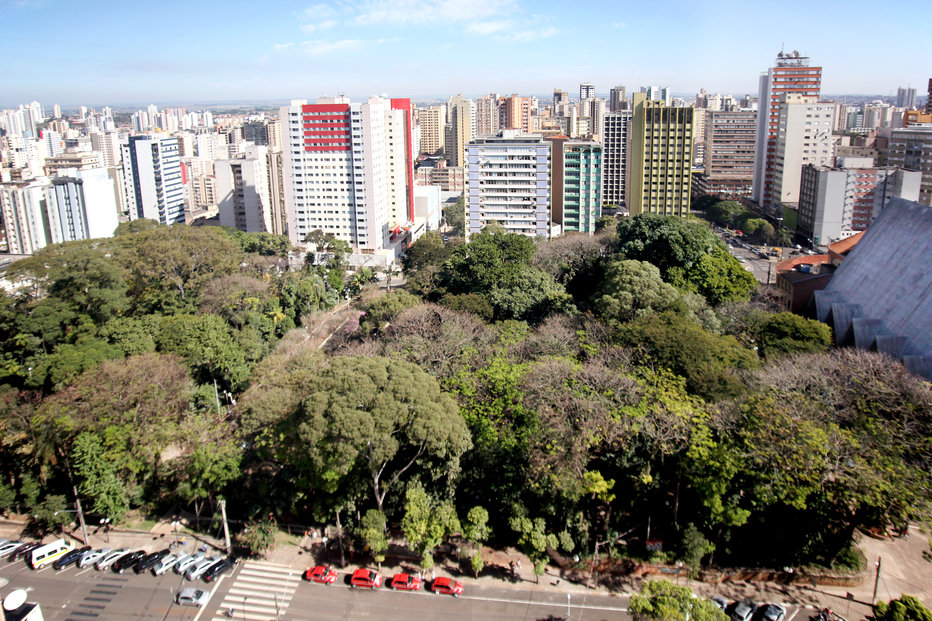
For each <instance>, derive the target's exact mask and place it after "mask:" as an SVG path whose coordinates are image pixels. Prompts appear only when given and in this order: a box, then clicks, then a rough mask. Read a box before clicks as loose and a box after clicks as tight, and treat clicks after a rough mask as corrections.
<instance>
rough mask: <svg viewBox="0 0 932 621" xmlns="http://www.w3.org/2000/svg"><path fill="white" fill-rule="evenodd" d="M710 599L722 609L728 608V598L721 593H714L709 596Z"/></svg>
mask: <svg viewBox="0 0 932 621" xmlns="http://www.w3.org/2000/svg"><path fill="white" fill-rule="evenodd" d="M709 601H710V602H712V603H713V604H715V605H716V606H717V607H718V608H719V609H720V610H722V611H724V610H725V609H726V608H728V600H727V599H725V598H724V597H722V596H721V595H713V596H712V597H710V598H709Z"/></svg>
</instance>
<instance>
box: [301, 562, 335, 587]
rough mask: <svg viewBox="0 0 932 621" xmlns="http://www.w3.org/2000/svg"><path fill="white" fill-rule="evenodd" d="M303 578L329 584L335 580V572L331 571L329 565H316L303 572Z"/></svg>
mask: <svg viewBox="0 0 932 621" xmlns="http://www.w3.org/2000/svg"><path fill="white" fill-rule="evenodd" d="M304 579H305V580H307V581H309V582H319V583H321V584H326V585H328V586H329V585H331V584H333V583H334V582H336V580H337V572H335V571H333V569H331V568H330V565H317V566H316V567H311V568H309V569H308V570H307V571H306V572H304Z"/></svg>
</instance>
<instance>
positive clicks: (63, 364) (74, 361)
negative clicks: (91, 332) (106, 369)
mask: <svg viewBox="0 0 932 621" xmlns="http://www.w3.org/2000/svg"><path fill="white" fill-rule="evenodd" d="M122 355H123V352H122V351H121V350H120V349H119V348H117V347H114V346H113V345H110V344H109V343H107V342H106V341H102V340H101V339H98V338H94V337H92V336H82V337H80V338H79V339H78V340H77V341H76V342H75V343H74V344H71V343H62V344H60V345H57V346H56V347H55V350H54V351H53V352H52V353H51V354H48V355H41V354H40V355H39V356H37V357H36V358H34V359H32V360H31V365H32V371H31V375H30V377H29V378H28V379H27V381H26V385H27V386H29V387H32V388H41V389H44V390H45V391H47V392H52V391H55V390H59V389H61V388H63V387H64V386H66V385H68V384H70V383H71V382H73V381H74V380H75V378H77V377H78V376H79V375H80V374H81V373H83V372H85V371H88V370H90V369H93V368H94V367H96V366H97V365H98V364H100V363H101V362H103V361H104V360H112V359H114V358H120V357H121V356H122Z"/></svg>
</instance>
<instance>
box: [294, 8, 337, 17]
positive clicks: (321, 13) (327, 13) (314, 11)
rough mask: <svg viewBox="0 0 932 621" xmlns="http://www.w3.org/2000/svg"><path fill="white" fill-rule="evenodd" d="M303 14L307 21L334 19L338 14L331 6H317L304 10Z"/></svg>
mask: <svg viewBox="0 0 932 621" xmlns="http://www.w3.org/2000/svg"><path fill="white" fill-rule="evenodd" d="M301 14H302V15H303V17H304V18H305V19H320V18H322V17H333V16H334V15H336V14H337V12H336V11H335V10H334V9H333V7H332V6H330V5H327V4H315V5H314V6H311V7H308V8H306V9H304V10H303V11H302V12H301Z"/></svg>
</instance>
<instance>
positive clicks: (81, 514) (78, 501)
mask: <svg viewBox="0 0 932 621" xmlns="http://www.w3.org/2000/svg"><path fill="white" fill-rule="evenodd" d="M71 489H72V490H74V505H75V507H77V509H78V522H80V523H81V534H82V535H84V545H88V543H87V525H85V524H84V511H82V510H81V499H80V498H79V497H78V487H77V486H76V485H72V486H71Z"/></svg>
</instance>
